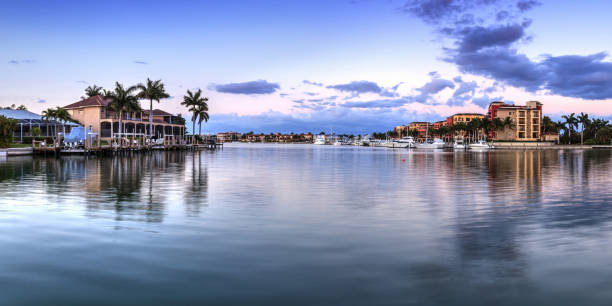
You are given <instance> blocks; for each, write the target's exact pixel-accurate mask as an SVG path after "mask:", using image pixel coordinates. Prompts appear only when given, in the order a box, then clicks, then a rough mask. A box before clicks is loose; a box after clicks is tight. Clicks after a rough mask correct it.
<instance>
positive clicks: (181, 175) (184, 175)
mask: <svg viewBox="0 0 612 306" xmlns="http://www.w3.org/2000/svg"><path fill="white" fill-rule="evenodd" d="M204 160H205V157H203V156H202V154H200V153H199V152H193V153H192V152H178V151H169V152H152V153H146V154H142V153H139V154H133V155H125V156H115V157H103V156H97V157H86V156H65V157H60V158H39V157H30V156H28V157H23V158H21V157H20V158H11V162H10V163H9V162H7V163H0V170H1V171H0V173H1V174H0V182H1V181H2V180H9V179H11V180H17V181H23V184H24V185H26V186H27V188H42V189H43V190H44V192H45V194H46V195H47V197H49V198H53V197H58V198H65V199H71V198H75V199H78V200H79V201H82V202H83V204H84V208H85V212H84V213H85V215H86V216H87V217H89V218H102V219H113V220H116V221H133V222H147V223H148V222H163V220H164V217H165V216H166V215H167V214H168V212H167V210H168V206H169V205H171V204H179V205H180V204H182V205H184V208H185V210H186V211H187V214H188V215H189V216H198V215H199V213H200V211H201V208H202V207H203V206H204V205H207V196H208V171H207V167H206V164H205V163H204ZM31 178H35V179H36V180H32V179H31ZM28 180H30V181H28ZM24 188H25V187H24ZM57 204H60V205H61V203H57Z"/></svg>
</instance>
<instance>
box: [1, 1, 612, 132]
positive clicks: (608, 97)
mask: <svg viewBox="0 0 612 306" xmlns="http://www.w3.org/2000/svg"><path fill="white" fill-rule="evenodd" d="M610 11H612V4H611V3H610V2H608V1H582V2H581V3H580V5H579V6H578V5H576V2H575V1H534V0H515V1H513V0H493V1H479V0H473V1H466V0H423V1H420V0H402V1H399V0H398V1H393V0H390V1H389V0H384V1H374V0H370V1H368V0H363V1H355V0H354V1H350V0H348V1H172V2H169V1H116V2H113V1H103V2H93V1H10V2H9V1H4V2H2V3H0V37H2V41H3V47H2V48H0V72H1V73H0V105H10V104H25V105H27V106H28V107H29V108H30V109H31V110H33V111H35V112H40V111H42V110H43V109H46V108H48V107H55V106H61V105H66V104H69V103H72V102H75V101H77V100H78V99H79V97H80V96H81V95H82V94H83V90H84V88H85V87H87V86H88V85H91V84H97V85H100V86H103V87H105V88H112V86H113V84H114V82H115V81H119V82H121V83H124V84H126V85H133V84H136V83H138V82H142V81H144V80H145V79H146V78H147V77H150V78H153V79H162V80H163V81H164V83H165V84H166V88H167V90H168V92H169V93H170V95H171V96H172V98H170V99H167V100H165V101H162V103H161V104H160V105H159V107H160V108H163V109H166V110H168V111H171V112H174V113H183V114H184V115H187V114H186V110H185V109H184V108H183V107H182V106H180V101H181V100H182V96H183V95H184V94H185V91H186V90H187V89H195V88H202V89H203V90H204V92H205V94H206V96H207V97H209V99H210V101H209V106H210V113H211V114H210V115H211V116H210V117H211V119H210V122H209V123H208V124H207V125H206V126H205V129H204V130H205V131H206V132H218V131H226V130H238V131H242V132H246V131H250V130H253V131H257V132H259V131H261V132H276V131H281V132H291V131H293V132H303V131H313V132H318V131H321V130H325V131H327V130H330V129H333V130H334V131H338V132H349V133H363V132H370V131H383V130H388V129H391V128H392V127H393V126H394V125H397V124H405V123H408V122H409V121H412V120H438V119H441V118H444V117H446V116H448V115H450V114H452V113H455V112H465V111H470V112H472V111H474V112H484V111H485V107H486V105H487V104H488V102H490V101H492V100H494V99H503V100H505V101H509V102H511V103H517V104H522V103H524V102H525V101H528V100H534V99H535V100H539V101H541V102H543V103H544V107H545V109H544V110H545V112H546V113H547V114H548V115H551V116H552V117H554V118H555V117H558V116H559V115H560V114H561V113H567V112H581V111H584V112H589V113H591V114H594V115H595V116H600V117H606V118H609V117H611V116H612V103H611V102H612V64H611V63H610V58H609V57H608V56H607V52H610V46H612V36H610V35H608V34H607V33H606V32H607V31H606V29H608V28H610V27H611V26H612V21H611V20H610V18H608V16H607V12H610Z"/></svg>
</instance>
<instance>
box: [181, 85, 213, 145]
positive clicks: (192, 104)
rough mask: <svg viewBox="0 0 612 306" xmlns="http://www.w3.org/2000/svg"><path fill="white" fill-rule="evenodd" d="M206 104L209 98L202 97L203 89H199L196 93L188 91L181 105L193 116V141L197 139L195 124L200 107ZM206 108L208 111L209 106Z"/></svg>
mask: <svg viewBox="0 0 612 306" xmlns="http://www.w3.org/2000/svg"><path fill="white" fill-rule="evenodd" d="M206 102H208V98H205V97H202V90H201V89H198V90H197V91H196V92H195V93H193V92H191V90H187V95H185V96H183V102H181V105H184V106H186V107H188V110H189V111H190V112H191V113H192V114H193V115H192V116H191V123H192V131H193V132H192V135H193V136H192V138H193V139H195V122H196V119H197V116H198V114H197V110H198V105H202V104H206ZM206 108H207V109H208V105H207V106H206Z"/></svg>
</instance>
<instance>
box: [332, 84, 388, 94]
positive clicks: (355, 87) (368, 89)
mask: <svg viewBox="0 0 612 306" xmlns="http://www.w3.org/2000/svg"><path fill="white" fill-rule="evenodd" d="M327 88H332V89H336V90H339V91H347V92H352V93H358V94H361V93H380V92H381V91H382V88H381V87H380V86H378V84H376V83H374V82H370V81H353V82H350V83H347V84H338V85H330V86H327Z"/></svg>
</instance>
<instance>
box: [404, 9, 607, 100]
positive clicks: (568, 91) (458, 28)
mask: <svg viewBox="0 0 612 306" xmlns="http://www.w3.org/2000/svg"><path fill="white" fill-rule="evenodd" d="M538 5H540V2H539V1H534V0H520V1H511V0H473V1H468V0H413V1H408V2H407V3H406V4H405V5H404V6H403V7H402V10H403V11H404V12H407V13H409V14H412V15H413V16H415V17H417V18H420V19H421V20H423V21H424V22H426V23H428V24H433V25H435V26H436V30H437V31H438V33H440V34H441V35H443V36H445V37H447V38H450V39H452V40H453V41H454V47H452V48H444V49H443V50H444V53H445V55H446V56H445V58H444V60H445V61H447V62H450V63H453V64H455V65H456V66H457V68H458V69H459V71H460V72H462V73H469V74H473V75H479V76H484V77H487V78H490V79H493V80H495V81H498V82H500V83H501V84H506V85H510V86H513V87H517V88H522V89H524V90H526V91H528V92H533V93H536V92H544V93H548V94H553V95H560V96H564V97H572V98H582V99H587V100H602V99H610V98H612V62H610V61H606V59H607V57H608V54H607V53H605V52H599V53H595V54H589V55H560V56H552V55H541V56H540V57H539V60H532V59H530V58H529V57H527V55H525V54H523V53H521V52H519V51H518V44H519V43H521V42H528V41H530V40H531V37H530V36H529V35H527V33H526V29H527V28H528V27H529V26H530V24H531V20H530V19H526V18H523V17H521V15H522V14H523V13H525V12H526V11H529V10H531V9H533V8H534V7H536V6H538ZM499 7H504V10H503V11H497V12H495V11H494V10H495V9H496V8H499ZM475 13H478V15H473V14H475ZM491 13H493V14H491ZM521 18H522V20H520V19H521ZM500 21H502V22H504V23H500ZM432 86H434V85H432ZM464 89H465V90H467V88H464ZM464 89H461V90H464ZM491 90H492V89H490V90H489V89H487V92H490V91H491ZM457 91H458V92H459V91H460V90H459V89H458V90H457ZM423 96H424V97H427V96H426V95H425V94H423ZM455 98H456V97H455ZM454 102H457V101H456V100H455V101H454Z"/></svg>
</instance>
